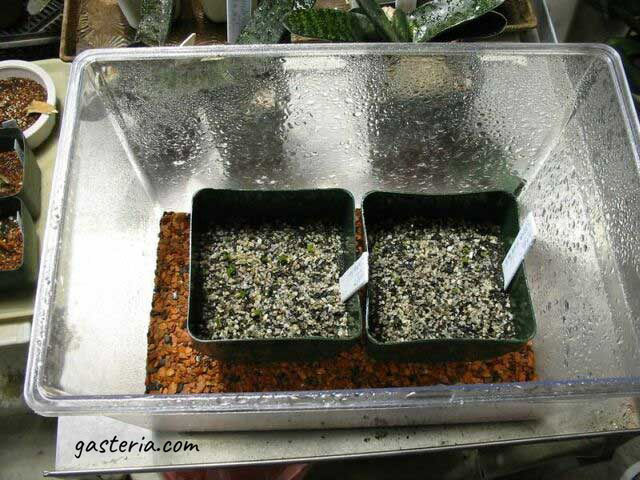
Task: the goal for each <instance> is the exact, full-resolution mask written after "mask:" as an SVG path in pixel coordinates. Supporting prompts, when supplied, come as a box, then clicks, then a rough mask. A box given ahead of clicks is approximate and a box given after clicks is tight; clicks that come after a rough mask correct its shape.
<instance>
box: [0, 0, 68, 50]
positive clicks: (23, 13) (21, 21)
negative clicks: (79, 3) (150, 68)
mask: <svg viewBox="0 0 640 480" xmlns="http://www.w3.org/2000/svg"><path fill="white" fill-rule="evenodd" d="M63 4H64V2H63V0H51V1H50V2H49V3H48V4H47V5H46V6H45V7H44V8H43V9H42V10H41V11H40V12H39V13H37V14H36V15H29V14H28V13H27V0H22V1H18V2H17V1H16V0H9V3H8V5H7V7H6V8H7V12H4V13H6V14H7V16H5V18H4V20H3V21H0V50H4V49H13V48H25V47H36V46H39V45H45V44H49V43H56V42H59V41H60V30H61V27H62V9H63ZM14 58H15V57H14Z"/></svg>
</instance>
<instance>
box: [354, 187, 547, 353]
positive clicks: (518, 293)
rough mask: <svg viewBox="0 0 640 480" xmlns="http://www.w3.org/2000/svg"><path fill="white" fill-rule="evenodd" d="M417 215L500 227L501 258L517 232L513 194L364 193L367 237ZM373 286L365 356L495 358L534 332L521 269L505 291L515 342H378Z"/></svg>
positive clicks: (368, 311) (524, 341) (532, 315)
mask: <svg viewBox="0 0 640 480" xmlns="http://www.w3.org/2000/svg"><path fill="white" fill-rule="evenodd" d="M415 217H421V218H433V219H441V218H455V219H465V220H469V221H477V222H490V223H494V224H496V225H499V227H500V237H501V240H502V246H503V253H504V254H505V255H506V253H507V251H508V250H509V248H510V247H511V244H512V243H513V241H514V240H515V238H516V236H517V234H518V230H519V220H518V218H519V217H518V204H517V201H516V198H515V197H514V196H513V194H511V193H507V192H483V193H470V194H458V195H422V194H404V193H389V192H371V193H368V194H367V195H365V198H364V200H363V202H362V218H363V226H364V229H365V236H366V229H367V228H372V227H373V226H375V225H378V224H380V223H386V224H388V222H389V219H390V218H392V219H393V220H394V221H397V222H398V223H400V222H402V221H404V220H407V219H409V218H415ZM370 268H371V267H370ZM372 287H373V285H372V284H371V283H369V286H368V290H367V302H366V314H365V324H366V327H365V329H366V342H367V344H366V346H367V350H368V351H369V353H370V354H371V355H372V356H374V357H376V358H378V359H382V360H396V361H409V362H446V361H462V360H464V361H472V360H481V359H487V358H493V357H498V356H500V355H504V354H505V353H508V352H512V351H515V350H518V349H519V348H521V347H522V346H523V345H525V344H526V343H527V342H528V341H529V340H531V339H532V338H533V337H534V335H535V332H536V321H535V317H534V313H533V307H532V305H531V298H530V295H529V289H528V287H527V281H526V277H525V275H524V269H523V266H522V265H521V266H520V268H519V269H518V271H517V273H516V275H515V277H514V279H513V280H512V282H511V284H510V286H509V290H508V294H509V297H510V301H511V306H512V313H513V315H514V322H515V329H516V332H515V336H514V338H512V339H508V340H502V339H495V340H487V339H478V338H451V339H425V340H411V341H405V342H381V341H379V340H378V339H376V338H375V337H374V336H373V335H372V333H371V326H372V322H373V321H374V320H375V319H373V318H372V315H373V314H372V312H371V310H370V308H369V289H370V288H372Z"/></svg>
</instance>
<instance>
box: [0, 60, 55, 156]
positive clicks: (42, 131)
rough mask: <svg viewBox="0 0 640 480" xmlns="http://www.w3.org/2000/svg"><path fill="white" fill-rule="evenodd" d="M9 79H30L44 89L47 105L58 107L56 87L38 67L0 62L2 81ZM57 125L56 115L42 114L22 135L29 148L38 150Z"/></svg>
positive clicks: (28, 63) (29, 64) (15, 62)
mask: <svg viewBox="0 0 640 480" xmlns="http://www.w3.org/2000/svg"><path fill="white" fill-rule="evenodd" d="M9 77H18V78H29V79H31V80H35V81H36V82H38V83H39V84H40V85H42V86H43V87H44V89H45V90H46V92H47V103H49V104H51V105H54V106H55V105H56V87H55V86H54V85H53V80H52V79H51V77H50V76H49V74H48V73H47V72H45V71H44V70H43V69H42V68H40V67H39V66H38V65H35V64H33V63H30V62H24V61H22V60H6V61H4V62H0V79H5V78H9ZM55 123H56V114H55V113H52V114H50V115H45V114H41V115H40V117H39V118H38V119H37V120H36V121H35V123H34V124H33V125H31V126H30V127H29V128H27V129H26V130H24V131H23V132H22V133H23V134H24V136H25V138H26V139H27V144H28V145H29V147H31V148H32V149H33V148H36V147H37V146H38V145H40V144H41V143H42V142H44V141H45V139H46V138H47V137H48V136H49V135H50V134H51V131H52V130H53V126H54V125H55Z"/></svg>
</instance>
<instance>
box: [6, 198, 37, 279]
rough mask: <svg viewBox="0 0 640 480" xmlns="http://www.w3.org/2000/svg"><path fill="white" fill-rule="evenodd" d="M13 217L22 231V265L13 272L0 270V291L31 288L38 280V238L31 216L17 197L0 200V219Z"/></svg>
mask: <svg viewBox="0 0 640 480" xmlns="http://www.w3.org/2000/svg"><path fill="white" fill-rule="evenodd" d="M7 217H14V218H16V219H17V220H18V223H19V225H20V228H21V230H22V263H21V264H20V266H19V267H18V268H16V269H15V270H0V291H13V290H23V289H27V288H31V287H33V286H34V285H35V284H36V280H37V278H38V237H37V236H36V231H35V228H34V226H33V219H32V218H31V214H30V213H29V211H28V210H27V209H26V208H25V206H24V203H23V202H22V200H20V199H19V198H17V197H9V198H1V199H0V219H5V218H7Z"/></svg>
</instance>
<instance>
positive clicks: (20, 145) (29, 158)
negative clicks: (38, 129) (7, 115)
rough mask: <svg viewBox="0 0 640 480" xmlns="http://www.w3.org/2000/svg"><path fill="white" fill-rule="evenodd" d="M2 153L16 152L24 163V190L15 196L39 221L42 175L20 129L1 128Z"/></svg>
mask: <svg viewBox="0 0 640 480" xmlns="http://www.w3.org/2000/svg"><path fill="white" fill-rule="evenodd" d="M0 151H2V152H9V151H15V152H16V153H17V154H18V157H19V158H20V163H22V188H21V189H20V191H18V193H16V194H15V195H14V196H16V197H18V198H20V199H21V200H22V201H23V202H24V204H25V206H26V207H27V209H28V210H29V213H31V217H32V218H33V219H34V220H35V219H37V218H38V217H39V216H40V192H41V178H42V174H41V172H40V167H39V166H38V163H37V162H36V159H35V157H34V156H33V153H32V152H31V149H30V148H29V146H28V145H27V142H25V139H24V135H23V134H22V132H21V131H20V129H18V128H0ZM0 198H6V197H0Z"/></svg>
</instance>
